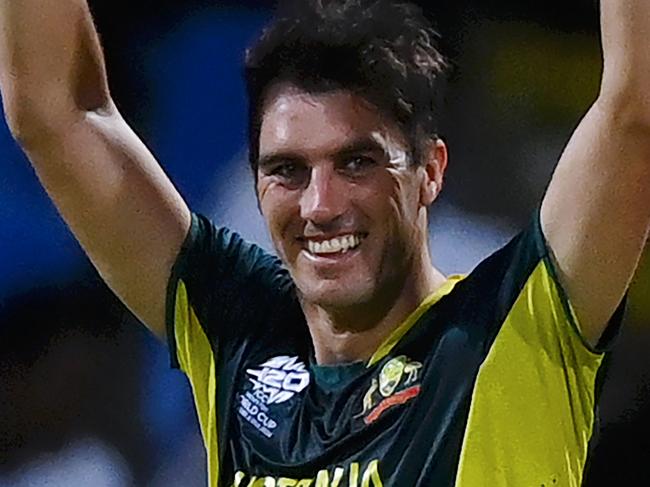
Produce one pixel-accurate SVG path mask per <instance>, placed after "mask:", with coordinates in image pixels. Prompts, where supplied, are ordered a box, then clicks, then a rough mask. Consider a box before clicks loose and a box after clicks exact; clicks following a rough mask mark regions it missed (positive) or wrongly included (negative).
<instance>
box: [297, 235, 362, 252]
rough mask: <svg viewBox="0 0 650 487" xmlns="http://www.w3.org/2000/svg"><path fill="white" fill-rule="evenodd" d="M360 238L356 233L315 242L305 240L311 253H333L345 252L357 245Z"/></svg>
mask: <svg viewBox="0 0 650 487" xmlns="http://www.w3.org/2000/svg"><path fill="white" fill-rule="evenodd" d="M360 243H361V238H360V237H357V236H356V235H344V236H341V237H336V238H332V239H330V240H323V241H322V242H315V241H313V240H307V248H308V250H309V252H310V253H312V254H335V253H337V252H341V253H345V252H347V251H348V250H351V249H354V248H355V247H358V246H359V244H360Z"/></svg>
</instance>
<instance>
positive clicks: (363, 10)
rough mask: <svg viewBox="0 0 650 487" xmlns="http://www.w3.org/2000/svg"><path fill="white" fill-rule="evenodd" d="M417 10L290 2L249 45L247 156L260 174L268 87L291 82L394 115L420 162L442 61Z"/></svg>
mask: <svg viewBox="0 0 650 487" xmlns="http://www.w3.org/2000/svg"><path fill="white" fill-rule="evenodd" d="M437 37H438V35H437V33H436V32H435V31H434V30H433V27H432V26H431V24H430V22H429V21H428V20H427V19H426V18H425V16H424V14H423V13H422V10H421V9H420V8H419V7H418V6H416V5H413V4H409V3H401V2H393V1H390V0H293V1H290V2H285V3H284V4H281V5H280V6H279V7H278V11H277V14H276V17H275V18H274V20H273V21H272V23H271V24H270V25H269V26H268V27H267V28H266V29H265V30H264V31H263V32H262V34H261V36H260V37H259V39H258V40H257V41H256V42H255V43H254V45H253V46H252V47H251V48H249V49H248V51H247V53H246V62H245V78H246V86H247V90H248V96H249V158H250V164H251V169H252V170H253V174H254V175H255V178H257V164H258V158H259V135H260V128H261V121H262V116H263V113H262V109H263V105H264V102H265V96H266V93H267V91H268V89H269V88H270V87H271V86H273V85H274V84H276V83H280V82H288V83H291V84H293V85H294V86H296V87H298V88H300V89H302V90H305V91H307V92H309V93H324V92H328V91H334V90H339V89H344V90H349V91H352V92H354V93H357V94H359V95H360V96H362V97H363V98H364V99H365V100H367V101H368V102H370V103H371V104H372V105H374V106H375V107H377V108H378V109H379V110H380V111H381V112H382V113H384V114H386V115H387V116H389V117H390V118H391V119H392V120H394V121H396V122H397V124H398V126H399V127H400V129H401V130H402V131H403V133H404V134H405V136H406V137H407V140H408V141H409V143H410V145H411V159H412V161H414V162H415V163H418V162H420V161H421V159H422V158H421V153H422V151H423V150H424V149H425V146H426V145H428V143H429V142H430V141H432V140H435V138H436V137H437V135H436V134H437V130H438V117H439V108H438V105H439V102H440V98H441V97H440V91H441V90H440V85H441V80H442V79H443V74H444V71H445V69H446V67H447V63H446V62H445V59H444V58H443V56H442V55H441V54H440V52H439V51H438V49H437V48H436V40H437Z"/></svg>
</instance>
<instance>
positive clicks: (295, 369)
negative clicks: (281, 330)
mask: <svg viewBox="0 0 650 487" xmlns="http://www.w3.org/2000/svg"><path fill="white" fill-rule="evenodd" d="M246 374H247V375H248V377H247V378H248V381H249V382H250V383H251V384H252V385H253V387H252V388H250V386H249V389H248V390H246V391H244V392H243V393H241V394H239V407H238V409H237V412H238V413H239V415H240V416H241V417H242V418H244V419H245V420H246V421H248V422H249V423H250V424H251V425H253V427H254V428H255V429H256V430H257V431H259V432H260V433H262V434H263V435H264V436H266V437H267V438H271V437H272V436H273V433H274V430H275V429H276V427H277V426H278V420H277V418H276V415H275V414H273V411H272V410H271V408H270V406H273V405H276V404H282V403H284V402H287V401H288V400H289V399H291V398H292V397H294V396H295V395H296V394H298V393H300V392H302V391H303V390H304V389H305V388H306V387H307V386H308V385H309V371H308V370H307V368H306V367H305V364H304V363H303V362H301V361H300V360H299V359H298V357H289V356H286V355H282V356H279V357H273V358H271V359H269V360H267V361H266V362H264V363H263V364H261V365H259V366H258V367H256V368H253V369H247V370H246Z"/></svg>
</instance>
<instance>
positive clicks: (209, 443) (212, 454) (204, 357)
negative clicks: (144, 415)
mask: <svg viewBox="0 0 650 487" xmlns="http://www.w3.org/2000/svg"><path fill="white" fill-rule="evenodd" d="M174 335H175V338H176V355H177V358H178V363H179V365H180V368H181V370H182V371H183V372H185V374H186V375H187V377H188V378H189V380H190V384H191V386H192V391H193V393H194V404H195V405H196V411H197V414H198V417H199V424H200V426H201V434H202V435H203V442H204V444H205V447H206V453H207V457H208V485H209V486H210V487H216V486H217V483H218V479H219V442H218V437H217V434H218V433H217V431H218V430H217V395H216V388H217V379H216V367H215V356H214V354H213V352H212V347H211V346H210V342H209V341H208V338H207V336H206V335H205V332H204V331H203V328H202V327H201V324H200V323H199V320H198V318H197V316H196V313H195V312H194V309H193V308H192V306H191V304H190V303H189V300H188V297H187V289H186V287H185V283H184V282H183V281H182V280H179V281H178V284H177V287H176V297H175V306H174Z"/></svg>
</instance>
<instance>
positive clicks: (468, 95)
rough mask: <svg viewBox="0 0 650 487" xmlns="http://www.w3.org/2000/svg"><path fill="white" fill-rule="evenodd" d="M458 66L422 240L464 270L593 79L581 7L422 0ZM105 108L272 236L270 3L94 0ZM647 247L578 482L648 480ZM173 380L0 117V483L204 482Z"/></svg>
mask: <svg viewBox="0 0 650 487" xmlns="http://www.w3.org/2000/svg"><path fill="white" fill-rule="evenodd" d="M422 5H423V7H424V8H425V9H426V11H427V12H428V13H429V14H430V15H431V18H432V19H434V21H435V23H436V25H437V27H438V30H439V31H440V32H441V34H442V36H443V41H442V47H443V50H444V52H445V53H446V54H447V55H448V56H449V57H450V58H451V59H452V61H453V65H454V71H453V74H452V76H451V79H450V83H449V88H448V95H447V98H446V99H447V101H446V104H445V108H444V110H445V116H444V117H443V119H444V120H445V121H444V125H443V129H442V131H441V132H442V134H443V136H444V138H445V139H446V140H447V142H448V145H449V147H450V157H451V162H450V167H449V170H448V175H447V180H446V186H445V188H444V191H443V196H442V198H441V200H440V201H439V202H437V203H436V205H435V207H434V209H433V211H432V218H431V219H432V223H431V232H432V233H431V245H432V248H433V252H434V255H435V258H436V263H437V265H438V266H439V267H440V268H442V269H443V270H444V271H446V272H468V271H469V270H471V269H472V267H473V266H474V265H475V264H476V263H477V262H478V261H479V260H480V259H481V258H483V257H485V256H486V255H488V254H489V253H490V252H492V251H493V250H495V249H496V248H498V247H499V246H500V245H502V244H504V243H505V242H506V241H507V240H508V239H509V238H510V237H511V236H512V235H513V234H514V233H516V232H517V230H518V229H519V228H521V227H522V226H523V225H525V223H526V221H527V220H528V218H529V217H530V216H531V214H532V213H533V211H534V209H535V207H536V205H538V203H539V201H540V199H541V197H542V194H543V191H544V188H545V186H546V184H547V183H548V180H549V177H550V175H551V173H552V170H553V167H554V165H555V162H556V161H557V159H558V157H559V155H560V152H561V150H562V147H563V146H564V144H565V143H566V141H567V139H568V137H569V136H570V134H571V131H572V129H573V127H574V126H575V125H576V123H577V121H578V120H579V118H580V116H581V115H582V113H583V112H584V111H585V110H586V108H587V107H588V105H589V104H590V102H591V101H592V100H593V99H594V97H595V95H596V93H597V89H598V81H599V76H600V50H599V43H598V15H597V12H596V8H595V2H594V1H592V0H586V1H578V0H569V1H566V0H564V1H560V0H547V1H546V2H517V1H514V0H513V1H507V0H495V1H493V2H480V1H478V0H474V1H472V0H454V1H452V0H439V1H436V2H427V3H426V4H425V3H424V2H422ZM91 6H92V8H93V11H94V13H95V17H96V22H97V25H98V28H99V30H100V33H101V36H102V41H103V44H104V48H105V51H106V56H107V63H108V69H109V74H110V81H111V87H112V91H113V95H114V97H115V99H116V100H117V103H118V105H119V107H120V109H121V111H122V113H123V114H124V116H125V117H126V118H127V120H128V121H129V122H130V123H131V124H132V126H133V127H134V128H135V129H136V131H137V132H138V133H139V134H140V135H141V136H142V138H143V139H144V140H145V141H146V142H147V144H148V145H149V147H150V148H151V149H152V150H153V152H154V153H155V154H156V156H157V157H158V159H159V160H160V161H161V164H162V165H163V166H164V168H165V170H166V171H167V173H168V174H169V175H170V177H171V178H172V179H173V181H174V182H175V183H176V185H177V187H178V188H179V190H180V191H181V193H182V194H183V195H184V196H185V198H186V199H187V200H188V202H189V203H190V205H191V207H192V208H193V209H194V210H195V211H199V212H203V213H206V214H208V215H210V216H211V217H212V218H213V219H214V220H215V221H217V222H218V223H221V224H227V225H229V226H231V227H233V228H234V229H236V230H238V231H240V232H241V233H242V234H243V235H244V236H246V237H248V238H250V239H253V240H256V241H258V242H260V243H262V244H263V245H265V246H268V240H267V238H266V236H265V230H264V227H263V222H262V221H261V219H260V217H259V215H258V213H257V208H256V205H255V200H254V196H253V192H252V183H251V178H250V177H249V173H248V168H247V165H246V147H245V140H246V120H245V116H246V99H245V94H244V87H243V81H242V76H241V72H242V71H241V66H242V57H243V52H244V49H245V46H246V45H247V44H248V43H249V42H250V41H251V40H252V39H253V38H254V37H255V34H256V33H257V32H258V31H259V29H260V28H261V27H262V26H263V25H264V24H265V22H266V21H267V20H268V19H269V16H270V13H271V9H272V8H273V2H270V1H268V2H267V1H252V0H251V1H238V2H234V1H232V2H229V1H219V2H216V1H210V2H208V1H201V0H182V1H180V0H178V1H176V0H157V1H156V2H153V1H149V0H147V1H140V2H123V1H120V0H97V1H94V2H91ZM649 301H650V258H649V257H646V258H645V261H644V263H643V265H642V268H641V270H640V272H639V275H638V277H637V279H636V280H635V283H634V286H633V289H632V291H631V297H630V306H629V311H628V315H627V318H626V324H625V327H624V330H623V332H622V334H621V336H620V337H619V339H618V343H617V347H616V349H615V351H614V352H613V354H612V355H611V358H610V361H609V362H608V365H607V376H606V380H605V382H604V384H603V391H602V399H601V403H600V411H601V425H600V426H601V427H600V433H599V435H598V438H597V441H596V442H594V445H593V450H592V453H591V456H590V461H589V467H588V475H587V480H586V482H585V485H587V486H590V487H596V486H606V485H607V486H611V485H625V486H637V485H639V486H640V485H648V483H649V482H650V472H648V468H647V458H648V457H649V455H650V354H649V353H648V350H650V305H649ZM205 484H206V478H205V455H204V452H203V447H202V444H201V440H200V436H199V432H198V425H197V421H196V417H195V413H194V409H193V405H192V400H191V396H190V391H189V387H188V384H187V382H186V380H185V377H184V376H183V375H182V374H181V373H180V372H177V371H172V370H171V369H169V366H168V356H167V350H166V348H165V347H164V346H163V345H162V344H161V343H159V342H158V341H157V340H156V339H154V338H153V337H152V335H150V334H149V332H148V331H147V330H146V329H145V328H144V327H143V326H142V325H141V324H139V323H138V322H137V320H135V319H134V318H133V317H132V316H131V315H130V314H129V312H128V311H127V310H126V309H125V308H124V307H123V306H122V305H121V304H120V302H119V301H118V300H117V299H116V298H115V297H114V296H113V295H112V294H111V293H110V291H108V290H107V289H106V287H105V286H104V285H103V283H102V282H101V281H100V280H99V278H98V277H97V275H96V273H95V271H94V270H93V269H92V267H91V266H90V264H89V262H88V261H87V259H86V258H85V257H84V255H83V253H82V251H81V250H80V248H79V246H78V245H77V243H76V242H75V240H74V239H73V237H72V236H71V235H70V233H69V232H68V230H67V229H66V227H65V225H64V224H63V222H62V221H61V219H60V218H59V217H58V215H57V213H56V211H55V209H54V208H53V206H52V204H51V203H50V202H49V200H48V199H47V197H46V195H45V194H44V192H43V190H42V189H41V188H40V186H39V184H38V182H37V179H36V177H35V175H34V173H33V171H32V170H31V168H30V166H29V165H28V163H27V161H26V160H25V159H24V157H23V156H22V154H21V152H20V151H19V149H18V148H17V147H16V145H15V144H14V143H13V141H12V139H11V137H10V135H9V133H8V131H7V128H6V126H5V125H4V122H3V121H2V119H0V487H8V486H12V487H14V486H17V487H26V486H29V487H40V486H49V487H58V486H72V485H88V486H93V487H104V486H106V487H118V486H119V487H121V486H152V487H158V486H166V487H173V486H184V487H192V486H204V485H205Z"/></svg>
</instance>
